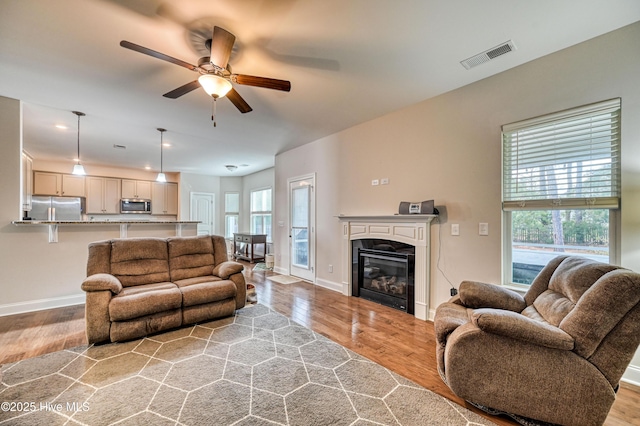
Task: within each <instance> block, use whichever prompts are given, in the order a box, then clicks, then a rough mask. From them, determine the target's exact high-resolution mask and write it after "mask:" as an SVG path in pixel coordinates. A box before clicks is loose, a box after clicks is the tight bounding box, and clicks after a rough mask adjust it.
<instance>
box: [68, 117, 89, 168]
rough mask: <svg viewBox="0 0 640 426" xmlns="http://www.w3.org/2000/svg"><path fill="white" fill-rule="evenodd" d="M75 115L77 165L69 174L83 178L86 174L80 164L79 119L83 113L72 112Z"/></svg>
mask: <svg viewBox="0 0 640 426" xmlns="http://www.w3.org/2000/svg"><path fill="white" fill-rule="evenodd" d="M72 112H73V113H74V114H75V115H77V116H78V164H76V165H75V166H73V171H72V172H71V174H74V175H80V176H84V175H85V174H86V173H85V172H84V167H82V164H80V117H84V116H85V113H84V112H80V111H72Z"/></svg>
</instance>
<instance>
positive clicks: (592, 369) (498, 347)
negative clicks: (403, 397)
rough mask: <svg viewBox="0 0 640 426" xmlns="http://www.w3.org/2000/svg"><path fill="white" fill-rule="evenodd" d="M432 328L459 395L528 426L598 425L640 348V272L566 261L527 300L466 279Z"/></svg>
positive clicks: (546, 271) (548, 271)
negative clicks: (545, 424) (538, 424)
mask: <svg viewBox="0 0 640 426" xmlns="http://www.w3.org/2000/svg"><path fill="white" fill-rule="evenodd" d="M434 324H435V331H436V339H437V345H438V347H437V358H438V359H437V361H438V370H439V373H440V375H441V377H442V379H443V380H444V381H445V382H446V383H447V384H448V385H449V387H450V388H451V390H453V392H454V393H455V394H456V395H458V396H460V397H461V398H463V399H465V400H467V401H469V402H470V403H472V404H473V405H476V406H479V407H480V408H483V409H487V411H489V412H491V411H492V410H495V411H494V412H502V413H505V414H509V415H511V416H512V417H513V418H514V419H516V420H517V421H519V422H520V423H523V424H535V422H530V419H535V420H538V421H541V422H549V423H555V424H562V425H577V426H586V425H600V424H602V423H603V422H604V420H605V419H606V417H607V414H608V412H609V410H610V408H611V405H612V404H613V402H614V400H615V391H616V390H617V387H618V382H619V380H620V378H621V377H622V374H623V373H624V371H625V369H626V368H627V366H628V365H629V363H630V362H631V359H632V357H633V355H634V353H635V351H636V349H637V348H638V345H639V343H640V274H637V273H634V272H631V271H629V270H626V269H622V268H620V267H617V266H612V265H608V264H604V263H599V262H595V261H592V260H589V259H585V258H580V257H568V256H560V257H557V258H555V259H553V260H552V261H551V262H550V263H549V264H548V265H547V266H545V267H544V268H543V269H542V271H540V273H539V274H538V276H537V277H536V278H535V280H534V281H533V283H532V284H531V287H530V289H529V290H528V291H527V293H526V294H525V295H524V296H521V295H520V294H518V293H516V292H514V291H510V290H508V289H505V288H503V287H499V286H495V285H491V284H483V283H478V282H470V281H465V282H463V283H462V284H461V285H460V292H459V295H458V296H454V297H453V298H452V299H451V300H450V301H449V302H447V303H443V304H441V305H440V306H438V308H437V310H436V315H435V320H434ZM527 422H529V423H527Z"/></svg>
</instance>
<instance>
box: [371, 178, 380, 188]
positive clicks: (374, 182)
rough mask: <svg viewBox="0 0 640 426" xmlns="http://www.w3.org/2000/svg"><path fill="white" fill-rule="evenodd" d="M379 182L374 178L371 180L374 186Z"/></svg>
mask: <svg viewBox="0 0 640 426" xmlns="http://www.w3.org/2000/svg"><path fill="white" fill-rule="evenodd" d="M379 184H380V181H379V180H378V179H374V180H372V181H371V185H373V186H376V185H379Z"/></svg>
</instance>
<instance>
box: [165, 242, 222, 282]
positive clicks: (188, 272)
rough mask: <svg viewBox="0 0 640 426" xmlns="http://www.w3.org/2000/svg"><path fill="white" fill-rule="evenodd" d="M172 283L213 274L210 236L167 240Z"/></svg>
mask: <svg viewBox="0 0 640 426" xmlns="http://www.w3.org/2000/svg"><path fill="white" fill-rule="evenodd" d="M167 243H168V245H169V269H170V271H171V281H179V280H184V279H187V278H193V277H201V276H206V275H211V274H212V273H213V265H214V253H213V241H212V240H211V237H210V236H209V235H202V236H196V237H176V238H169V239H167Z"/></svg>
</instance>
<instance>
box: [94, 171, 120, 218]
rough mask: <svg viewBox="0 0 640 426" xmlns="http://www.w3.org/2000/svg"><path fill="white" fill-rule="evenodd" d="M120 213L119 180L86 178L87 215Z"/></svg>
mask: <svg viewBox="0 0 640 426" xmlns="http://www.w3.org/2000/svg"><path fill="white" fill-rule="evenodd" d="M119 213H120V179H116V178H104V177H96V176H88V177H87V214H119Z"/></svg>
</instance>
